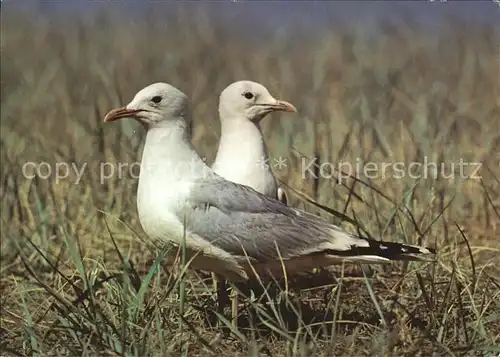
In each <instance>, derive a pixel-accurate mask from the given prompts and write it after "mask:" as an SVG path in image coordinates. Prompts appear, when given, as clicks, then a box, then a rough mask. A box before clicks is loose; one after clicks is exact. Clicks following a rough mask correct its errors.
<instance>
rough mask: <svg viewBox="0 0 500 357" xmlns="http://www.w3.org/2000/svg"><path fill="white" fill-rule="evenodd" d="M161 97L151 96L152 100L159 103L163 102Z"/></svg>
mask: <svg viewBox="0 0 500 357" xmlns="http://www.w3.org/2000/svg"><path fill="white" fill-rule="evenodd" d="M161 99H162V98H161V96H159V95H155V96H154V97H153V98H151V101H152V102H153V103H155V104H158V103H160V102H161Z"/></svg>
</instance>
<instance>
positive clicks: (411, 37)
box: [0, 13, 500, 356]
mask: <svg viewBox="0 0 500 357" xmlns="http://www.w3.org/2000/svg"><path fill="white" fill-rule="evenodd" d="M187 16H192V14H189V13H181V14H179V16H178V17H176V19H177V20H176V21H174V22H172V21H161V19H162V18H161V15H157V16H156V17H155V16H153V17H151V18H150V19H149V20H148V21H135V22H132V21H128V20H121V21H119V19H117V18H116V17H114V16H109V15H107V14H100V15H98V16H94V17H89V18H87V19H85V20H83V19H78V18H77V17H75V18H69V19H66V20H63V19H60V20H57V21H56V20H53V21H45V20H42V19H38V20H37V21H34V17H29V16H25V15H20V14H14V13H11V14H9V16H8V17H5V16H4V17H3V19H2V34H1V36H2V44H1V46H2V48H1V50H2V63H1V66H2V68H1V71H2V72H1V74H2V82H1V86H2V87H1V90H2V102H1V118H2V119H1V152H0V155H1V176H0V180H1V198H0V199H1V208H0V210H1V222H2V225H1V259H2V261H1V263H2V264H1V288H2V293H1V297H0V299H1V330H0V336H1V341H2V342H1V348H2V355H83V356H91V355H92V356H95V355H126V356H144V355H155V356H157V355H174V356H176V355H190V356H191V355H193V356H195V355H203V356H205V355H215V354H223V355H234V356H240V355H241V356H246V355H252V356H254V355H255V356H258V355H273V356H311V355H320V356H332V355H343V356H344V355H347V356H354V355H356V356H359V355H397V356H400V355H405V356H411V355H430V354H431V353H434V354H435V355H481V356H482V355H490V356H493V355H498V353H500V350H499V348H498V345H499V344H500V315H499V311H500V280H499V278H498V276H500V269H499V266H500V258H499V253H500V248H499V243H498V237H499V233H500V216H499V212H500V157H499V156H498V153H499V152H500V85H499V78H500V69H499V66H500V62H499V52H498V36H496V34H498V32H497V33H495V31H494V30H495V29H493V28H492V27H481V26H472V25H466V24H461V23H458V22H456V21H453V20H452V19H451V20H450V21H449V22H446V23H443V24H442V26H440V28H439V30H433V31H424V30H425V29H422V28H418V27H416V26H405V25H402V24H398V25H390V24H384V25H381V26H380V28H379V32H377V33H366V32H363V31H361V30H359V29H357V28H355V27H354V26H353V27H351V28H343V29H335V30H334V29H333V28H332V29H329V30H328V29H325V30H324V31H322V32H320V33H314V34H312V35H311V34H310V35H307V36H306V35H305V34H304V33H301V31H302V30H301V29H300V28H299V27H291V28H288V29H284V30H283V29H282V30H280V31H277V32H276V33H275V34H273V35H272V36H268V37H265V38H260V40H259V41H255V40H253V41H252V40H242V38H241V37H239V35H238V34H237V33H234V31H233V32H229V31H224V26H223V24H220V23H217V24H216V23H214V22H213V21H211V20H210V18H207V17H203V15H200V14H195V15H194V16H197V17H196V18H197V21H187V20H186V19H187ZM239 79H252V80H255V81H259V82H261V83H263V84H265V85H266V86H267V87H268V88H269V89H270V91H271V93H273V94H274V95H275V96H277V97H280V98H282V99H285V100H288V101H291V102H292V103H293V104H295V105H296V107H297V108H298V109H299V114H298V115H297V116H295V117H293V116H291V115H287V116H286V117H285V115H283V116H282V117H278V116H276V115H274V116H273V118H269V119H267V120H265V122H264V132H265V135H266V139H267V141H268V142H269V147H270V154H271V156H272V157H273V158H277V157H279V156H282V157H285V158H287V163H288V165H287V167H286V168H282V169H281V170H278V169H276V170H275V173H276V175H277V176H278V177H279V178H280V180H282V181H283V183H284V184H285V185H287V186H289V195H290V196H291V197H292V205H294V206H296V207H303V208H305V209H307V210H310V211H314V212H317V213H318V214H321V215H325V216H328V213H326V212H323V211H321V210H318V208H316V207H315V206H314V205H311V204H309V203H305V201H304V200H303V199H301V198H300V197H299V196H298V195H297V194H295V193H294V192H295V191H294V190H297V191H300V192H302V193H303V194H305V195H307V196H309V197H311V198H312V199H314V200H315V201H316V202H318V203H320V204H322V205H326V206H328V207H331V208H334V209H336V210H339V211H342V212H345V214H347V215H348V216H349V217H353V218H355V219H356V220H357V221H359V222H360V224H362V226H363V227H364V230H365V231H366V234H369V235H371V236H373V237H376V238H377V237H383V238H384V239H385V240H392V241H398V242H408V243H418V244H425V245H430V246H436V247H437V248H438V251H439V255H438V261H437V262H436V263H435V264H432V263H410V264H400V263H398V264H392V265H390V266H388V267H378V266H375V267H366V269H365V270H362V269H361V268H360V267H351V266H346V269H345V274H343V273H342V269H341V268H337V269H336V270H337V273H336V274H335V275H334V276H333V275H327V277H326V279H325V278H324V277H322V279H321V281H322V282H325V281H326V282H328V284H326V285H323V286H321V284H319V282H318V281H319V280H320V279H319V278H318V276H316V275H314V276H311V277H310V279H309V280H307V279H305V278H304V279H305V280H306V281H305V282H304V281H302V282H301V284H302V285H301V286H299V285H297V284H298V283H297V284H296V285H295V286H290V287H289V288H285V289H283V290H282V291H281V292H279V293H278V296H277V297H276V298H271V297H269V296H268V297H263V298H262V299H261V300H258V299H257V298H258V297H257V298H255V299H251V300H248V301H243V302H242V305H241V310H242V314H241V316H240V321H239V326H238V328H232V327H230V326H229V323H228V322H227V320H226V319H227V317H226V318H224V317H221V316H219V315H216V314H215V312H214V310H215V304H214V292H213V289H212V286H211V281H210V279H208V278H207V275H206V274H203V273H201V272H192V271H189V270H188V271H187V273H186V274H185V271H184V270H183V269H181V267H180V266H178V265H174V266H170V267H167V266H165V265H164V264H161V259H160V260H158V259H157V257H160V258H161V256H162V254H161V253H164V252H161V251H159V250H158V249H156V248H155V247H153V246H151V245H150V244H149V243H148V242H147V239H146V238H145V236H144V234H143V233H142V231H141V228H140V225H139V223H138V220H137V214H136V198H135V192H136V184H137V170H135V169H133V170H132V171H129V170H127V169H126V166H124V165H125V164H128V165H131V164H133V163H134V162H137V160H139V158H140V156H139V148H140V144H141V138H142V136H143V135H142V134H143V131H142V128H140V127H138V126H136V124H135V123H131V122H124V123H121V124H113V125H106V126H104V125H103V124H102V118H103V115H104V113H105V112H106V111H107V110H109V109H111V108H112V107H114V106H117V105H122V104H125V103H127V102H128V101H130V99H131V98H132V96H133V95H134V94H135V93H136V92H137V91H138V90H139V89H140V88H142V87H144V86H145V85H147V84H150V83H152V82H155V81H166V82H169V83H171V84H173V85H175V86H177V87H179V88H180V89H181V90H183V91H184V92H185V93H187V94H188V95H189V96H190V98H191V100H192V110H193V115H194V118H195V127H194V139H193V140H194V142H195V145H196V147H197V148H198V149H199V151H200V152H201V153H202V154H203V155H204V156H206V157H207V158H208V162H211V161H212V159H213V157H214V153H215V149H216V145H217V140H218V133H219V127H218V122H217V97H218V94H219V93H220V91H221V90H222V89H223V88H224V87H225V86H227V85H228V84H230V83H231V82H233V81H235V80H239ZM315 155H316V157H318V158H319V160H320V163H334V164H335V165H337V164H339V163H350V164H351V165H355V164H356V163H357V162H364V163H367V162H373V163H375V164H377V165H378V166H377V167H379V168H380V167H381V165H382V164H383V163H401V164H404V165H405V166H404V167H405V168H406V169H407V171H406V174H405V175H399V176H398V175H396V174H395V171H394V167H393V168H392V169H391V168H388V169H387V170H386V173H385V174H382V173H381V172H379V173H378V174H376V175H375V174H374V173H373V172H357V173H354V172H353V174H355V175H356V177H357V180H354V179H352V178H343V179H342V180H340V181H339V180H337V179H336V177H337V176H336V175H338V172H333V176H332V177H331V178H329V177H328V176H329V174H330V172H329V171H328V167H326V166H322V167H323V168H325V170H324V171H323V178H320V179H319V180H314V179H313V178H312V177H311V175H308V176H307V177H305V178H304V177H303V176H302V174H301V165H303V161H302V160H309V159H311V158H313V157H314V156H315ZM360 160H361V161H360ZM460 160H462V162H466V163H470V165H469V166H467V167H465V168H464V169H463V170H462V174H461V173H460V168H459V166H458V165H459V163H460ZM28 162H33V163H35V164H40V163H42V162H45V163H48V165H50V168H51V169H52V170H55V169H56V166H55V165H56V164H57V163H59V166H58V167H59V169H60V170H63V169H64V166H61V163H66V164H68V165H71V164H74V166H73V167H70V172H69V174H68V176H67V177H65V178H60V179H58V178H57V177H56V176H55V172H53V173H52V175H51V176H50V177H48V178H47V179H43V178H41V177H33V178H28V177H27V176H26V175H24V174H23V171H22V169H23V165H24V164H26V163H28ZM104 162H107V163H108V164H109V165H113V167H114V168H115V170H118V164H119V163H121V164H122V170H121V171H120V172H118V171H115V172H114V174H113V175H109V177H103V173H102V172H101V171H102V169H103V166H102V163H104ZM415 162H420V163H422V162H424V163H425V162H435V163H443V166H441V165H440V166H439V167H442V169H443V170H444V171H442V172H440V174H439V175H438V177H437V178H435V177H432V175H430V174H429V171H428V172H427V175H426V174H425V171H424V170H423V169H422V168H421V167H420V168H419V167H417V166H415V165H414V166H412V167H411V168H410V167H409V165H410V164H411V163H415ZM472 163H480V170H479V172H478V173H477V174H476V173H475V170H476V168H477V167H479V166H478V165H475V164H472ZM109 167H111V166H106V170H108V169H109ZM334 167H337V166H334ZM73 168H77V169H78V170H82V169H83V171H82V172H83V174H82V176H81V178H80V180H79V181H78V180H77V179H78V176H77V175H76V173H75V172H74V170H73ZM342 168H343V169H345V168H346V166H342ZM28 169H29V167H28ZM46 170H47V167H43V168H42V172H41V173H42V175H45V174H46V173H47V171H46ZM72 170H73V171H72ZM408 170H410V171H408ZM450 170H451V171H450ZM25 173H26V172H25ZM27 173H28V174H29V173H31V171H29V170H28V172H27ZM60 173H61V174H63V173H64V172H63V171H60ZM105 173H109V171H106V172H105ZM431 173H432V172H431ZM474 174H476V175H480V176H481V178H475V177H472V176H473V175H474ZM375 176H376V177H375ZM401 176H403V177H401ZM466 176H469V177H466ZM360 181H362V182H360ZM345 228H346V229H353V228H352V227H351V226H350V225H349V224H345ZM363 272H364V275H363ZM348 273H349V274H348ZM323 275H324V274H323ZM313 282H315V284H313ZM300 287H302V288H303V289H299V288H300ZM226 313H227V311H226ZM226 315H227V314H226ZM217 321H218V326H216V325H217Z"/></svg>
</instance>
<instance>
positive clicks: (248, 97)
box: [243, 92, 253, 99]
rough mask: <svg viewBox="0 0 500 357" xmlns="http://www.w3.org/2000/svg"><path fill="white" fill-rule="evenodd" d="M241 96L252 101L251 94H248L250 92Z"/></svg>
mask: <svg viewBox="0 0 500 357" xmlns="http://www.w3.org/2000/svg"><path fill="white" fill-rule="evenodd" d="M243 96H244V97H245V98H246V99H252V98H253V94H252V93H250V92H245V93H243Z"/></svg>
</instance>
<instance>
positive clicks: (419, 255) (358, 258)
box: [322, 232, 436, 264]
mask: <svg viewBox="0 0 500 357" xmlns="http://www.w3.org/2000/svg"><path fill="white" fill-rule="evenodd" d="M339 233H340V236H339ZM335 236H336V237H335V241H334V242H332V244H331V245H330V244H328V245H326V246H324V247H323V249H322V253H323V254H324V255H326V256H327V257H328V258H330V259H335V260H337V259H338V260H344V261H347V262H352V263H366V264H370V263H379V264H380V263H389V262H391V261H396V260H405V261H434V260H435V254H436V250H435V249H434V248H428V247H419V246H416V245H409V244H402V243H395V242H384V241H376V240H373V239H366V238H359V237H356V236H353V235H351V234H348V233H345V232H336V235H335Z"/></svg>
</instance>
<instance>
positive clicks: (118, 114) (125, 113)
mask: <svg viewBox="0 0 500 357" xmlns="http://www.w3.org/2000/svg"><path fill="white" fill-rule="evenodd" d="M139 112H142V109H127V108H126V107H122V108H116V109H113V110H110V111H109V112H108V114H106V116H105V117H104V122H105V123H107V122H110V121H115V120H118V119H122V118H133V119H137V118H138V117H137V113H139Z"/></svg>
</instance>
